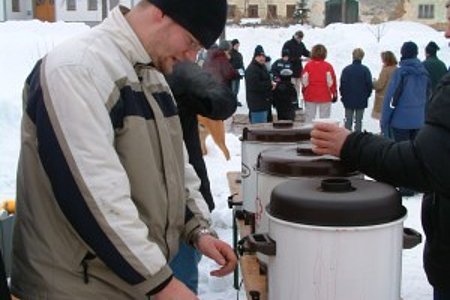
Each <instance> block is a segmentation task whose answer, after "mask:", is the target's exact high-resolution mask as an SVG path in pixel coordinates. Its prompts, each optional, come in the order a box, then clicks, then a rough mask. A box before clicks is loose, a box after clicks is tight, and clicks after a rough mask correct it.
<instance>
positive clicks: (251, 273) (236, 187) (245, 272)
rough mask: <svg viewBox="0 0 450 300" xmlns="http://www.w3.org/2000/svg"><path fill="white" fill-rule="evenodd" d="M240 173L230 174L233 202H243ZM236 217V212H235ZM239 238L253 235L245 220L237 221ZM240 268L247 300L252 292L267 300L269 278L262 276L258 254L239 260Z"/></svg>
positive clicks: (229, 183) (245, 256) (228, 174)
mask: <svg viewBox="0 0 450 300" xmlns="http://www.w3.org/2000/svg"><path fill="white" fill-rule="evenodd" d="M240 178H241V173H240V172H228V173H227V179H228V185H229V187H230V192H231V194H232V195H233V198H232V202H234V203H236V202H241V201H242V197H241V194H240ZM233 217H234V210H233ZM236 224H237V229H238V232H239V237H240V238H243V237H245V236H247V235H249V234H250V233H251V227H250V226H248V225H245V224H244V221H243V220H236ZM239 267H240V271H241V274H242V278H243V279H244V287H245V292H246V294H247V299H252V297H251V296H250V292H251V291H257V292H259V299H260V300H267V276H265V275H261V274H260V271H259V270H260V266H259V262H258V259H257V258H256V254H245V255H243V256H242V257H240V259H239Z"/></svg>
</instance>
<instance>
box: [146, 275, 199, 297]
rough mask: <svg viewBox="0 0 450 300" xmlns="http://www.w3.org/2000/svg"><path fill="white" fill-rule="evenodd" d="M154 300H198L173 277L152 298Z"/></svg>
mask: <svg viewBox="0 0 450 300" xmlns="http://www.w3.org/2000/svg"><path fill="white" fill-rule="evenodd" d="M153 299H155V300H180V299H183V300H185V299H186V300H198V299H199V298H198V297H197V296H196V295H195V294H194V293H193V292H192V291H191V290H190V289H188V288H187V287H186V286H185V285H184V284H183V283H182V282H181V281H179V280H178V279H176V278H175V277H173V278H172V280H171V281H170V282H169V284H168V285H167V286H166V287H165V288H164V289H162V290H161V291H160V292H159V293H157V294H156V295H154V296H153Z"/></svg>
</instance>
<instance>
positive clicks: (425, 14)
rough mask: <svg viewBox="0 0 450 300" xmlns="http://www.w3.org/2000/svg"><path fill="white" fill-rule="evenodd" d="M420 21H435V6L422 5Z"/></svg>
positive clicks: (420, 7) (420, 6)
mask: <svg viewBox="0 0 450 300" xmlns="http://www.w3.org/2000/svg"><path fill="white" fill-rule="evenodd" d="M419 19H434V4H420V5H419Z"/></svg>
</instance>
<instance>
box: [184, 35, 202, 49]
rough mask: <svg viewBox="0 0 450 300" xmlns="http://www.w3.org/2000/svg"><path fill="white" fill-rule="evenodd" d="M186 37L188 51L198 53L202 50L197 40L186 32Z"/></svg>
mask: <svg viewBox="0 0 450 300" xmlns="http://www.w3.org/2000/svg"><path fill="white" fill-rule="evenodd" d="M187 36H188V39H189V41H188V42H189V48H190V50H192V51H195V52H198V51H200V49H202V48H203V46H202V45H201V44H200V42H198V41H197V39H196V38H194V37H193V36H192V34H190V33H189V32H188V34H187Z"/></svg>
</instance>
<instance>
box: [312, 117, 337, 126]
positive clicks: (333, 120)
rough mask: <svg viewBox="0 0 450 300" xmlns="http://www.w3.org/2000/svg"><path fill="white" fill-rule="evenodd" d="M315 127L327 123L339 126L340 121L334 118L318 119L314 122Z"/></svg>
mask: <svg viewBox="0 0 450 300" xmlns="http://www.w3.org/2000/svg"><path fill="white" fill-rule="evenodd" d="M312 123H313V125H314V124H318V123H327V124H335V125H337V126H339V120H337V119H332V118H317V119H314V120H312Z"/></svg>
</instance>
